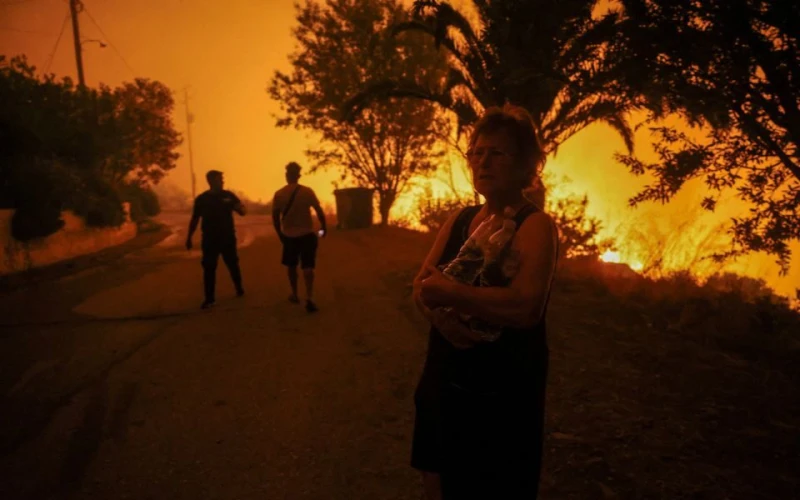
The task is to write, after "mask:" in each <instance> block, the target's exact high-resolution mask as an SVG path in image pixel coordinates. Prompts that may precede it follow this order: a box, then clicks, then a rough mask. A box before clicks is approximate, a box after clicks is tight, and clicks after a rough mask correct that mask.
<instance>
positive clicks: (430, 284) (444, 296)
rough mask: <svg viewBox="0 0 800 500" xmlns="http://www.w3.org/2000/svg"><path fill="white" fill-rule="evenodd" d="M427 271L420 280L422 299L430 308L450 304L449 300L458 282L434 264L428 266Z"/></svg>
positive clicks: (420, 295)
mask: <svg viewBox="0 0 800 500" xmlns="http://www.w3.org/2000/svg"><path fill="white" fill-rule="evenodd" d="M425 273H426V275H425V277H424V278H422V279H420V281H419V297H420V300H421V301H422V302H423V303H424V304H425V305H426V306H428V308H430V309H434V308H436V307H441V306H447V305H449V304H448V303H447V300H448V298H449V297H450V293H451V292H452V290H453V287H454V286H455V285H456V283H455V282H454V281H452V280H450V279H448V278H447V277H446V276H445V275H444V274H442V272H441V271H440V270H439V269H437V268H436V267H434V266H427V267H426V268H425Z"/></svg>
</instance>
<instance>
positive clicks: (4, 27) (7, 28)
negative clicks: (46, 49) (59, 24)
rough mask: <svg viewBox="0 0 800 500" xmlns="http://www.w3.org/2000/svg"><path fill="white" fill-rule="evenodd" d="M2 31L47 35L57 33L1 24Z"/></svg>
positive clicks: (0, 29)
mask: <svg viewBox="0 0 800 500" xmlns="http://www.w3.org/2000/svg"><path fill="white" fill-rule="evenodd" d="M0 31H14V32H17V33H28V34H31V35H45V36H53V35H55V33H53V32H52V31H37V30H21V29H19V28H12V27H10V26H0Z"/></svg>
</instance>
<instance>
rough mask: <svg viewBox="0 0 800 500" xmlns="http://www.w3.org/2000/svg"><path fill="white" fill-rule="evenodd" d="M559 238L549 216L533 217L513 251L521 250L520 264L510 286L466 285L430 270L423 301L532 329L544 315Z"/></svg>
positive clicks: (497, 321)
mask: <svg viewBox="0 0 800 500" xmlns="http://www.w3.org/2000/svg"><path fill="white" fill-rule="evenodd" d="M556 238H557V233H556V229H555V226H554V225H553V222H552V220H551V219H550V217H549V216H547V215H546V214H543V213H540V214H535V215H532V216H530V217H528V219H527V220H526V221H525V222H524V223H523V224H522V227H520V229H519V230H518V232H517V238H516V239H515V242H514V245H513V247H512V249H514V250H517V251H519V254H520V261H521V263H520V268H519V270H518V272H517V275H516V276H515V277H514V279H513V280H512V282H511V284H510V285H509V286H508V287H473V286H469V285H464V284H461V283H457V282H455V281H451V280H448V279H447V278H445V277H444V276H443V275H442V274H441V273H440V272H439V271H437V270H436V269H435V268H433V269H431V268H429V272H430V273H431V277H430V278H428V279H426V280H424V281H423V283H422V286H421V288H422V293H421V296H422V299H423V300H424V301H426V302H430V303H433V304H435V305H438V306H450V307H453V308H454V309H456V310H457V311H459V312H462V313H465V314H470V315H472V316H474V317H478V318H481V319H483V320H485V321H488V322H490V323H494V324H498V325H504V326H512V327H527V326H532V325H534V324H536V323H537V322H538V321H539V319H540V318H541V316H542V312H543V311H544V304H545V301H546V300H547V293H548V290H549V288H550V283H551V281H552V278H553V274H554V272H555V260H556V255H555V252H556Z"/></svg>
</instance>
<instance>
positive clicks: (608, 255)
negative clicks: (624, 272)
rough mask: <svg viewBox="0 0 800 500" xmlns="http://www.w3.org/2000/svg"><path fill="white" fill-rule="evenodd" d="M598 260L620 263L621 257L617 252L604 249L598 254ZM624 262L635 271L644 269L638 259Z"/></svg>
mask: <svg viewBox="0 0 800 500" xmlns="http://www.w3.org/2000/svg"><path fill="white" fill-rule="evenodd" d="M600 260H602V261H603V262H611V263H614V264H620V263H622V257H621V256H620V254H619V252H614V251H611V250H606V252H605V253H603V255H601V256H600ZM625 264H627V265H628V267H630V268H631V269H633V270H634V271H636V272H639V271H641V270H642V269H644V264H642V263H641V262H639V261H638V260H634V261H633V262H625Z"/></svg>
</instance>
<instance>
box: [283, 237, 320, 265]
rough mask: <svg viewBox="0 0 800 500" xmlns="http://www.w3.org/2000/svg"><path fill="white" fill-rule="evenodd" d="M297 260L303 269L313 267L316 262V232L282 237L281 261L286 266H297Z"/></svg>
mask: <svg viewBox="0 0 800 500" xmlns="http://www.w3.org/2000/svg"><path fill="white" fill-rule="evenodd" d="M298 261H299V262H300V264H301V266H300V267H302V268H303V269H314V266H315V265H316V263H317V235H316V233H311V234H307V235H305V236H298V237H296V238H284V239H283V256H282V257H281V263H282V264H283V265H284V266H287V267H297V264H298Z"/></svg>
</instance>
